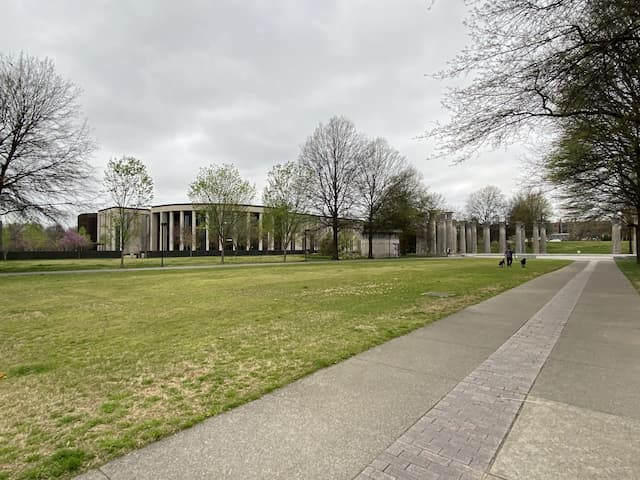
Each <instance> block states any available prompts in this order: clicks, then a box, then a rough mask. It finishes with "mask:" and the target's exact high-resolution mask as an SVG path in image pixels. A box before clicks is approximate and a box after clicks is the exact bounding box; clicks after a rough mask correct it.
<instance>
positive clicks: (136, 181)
mask: <svg viewBox="0 0 640 480" xmlns="http://www.w3.org/2000/svg"><path fill="white" fill-rule="evenodd" d="M104 184H105V188H106V189H107V191H108V192H109V194H110V196H111V200H112V201H113V203H114V204H115V213H114V214H113V217H112V219H111V220H112V222H113V223H112V226H113V227H114V228H115V229H116V232H117V235H118V242H119V246H120V267H121V268H122V267H124V251H125V246H126V245H127V243H128V242H129V240H130V239H131V236H132V235H133V234H134V233H135V232H137V230H138V228H139V223H140V222H139V219H140V209H141V208H142V207H146V206H148V205H149V204H150V203H151V200H153V180H152V179H151V177H150V176H149V174H148V173H147V167H146V166H145V165H144V163H142V162H141V161H140V160H138V159H137V158H135V157H127V156H123V157H122V158H119V159H115V158H113V159H111V160H109V163H107V168H106V170H105V172H104Z"/></svg>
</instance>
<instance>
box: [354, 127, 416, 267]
mask: <svg viewBox="0 0 640 480" xmlns="http://www.w3.org/2000/svg"><path fill="white" fill-rule="evenodd" d="M358 163H359V165H358V170H357V175H356V177H355V179H354V180H355V185H356V190H357V194H358V197H357V198H358V203H359V205H360V208H361V210H362V216H363V217H364V221H365V228H366V231H367V238H368V243H369V249H368V258H373V234H374V233H375V230H376V229H377V228H378V226H379V220H380V219H379V213H380V209H381V208H382V206H383V204H384V201H385V199H386V197H387V195H388V194H389V192H390V189H391V187H392V186H393V185H394V184H395V183H397V181H398V176H399V175H400V174H401V173H402V171H403V169H405V168H406V164H407V162H406V159H405V158H404V157H403V156H402V155H400V152H398V151H397V150H396V149H395V148H392V147H391V146H390V145H389V143H388V142H387V141H386V140H385V139H384V138H376V139H373V140H369V141H368V142H367V143H366V145H365V147H364V149H363V151H362V154H361V155H360V156H359V157H358Z"/></svg>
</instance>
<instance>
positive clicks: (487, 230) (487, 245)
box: [482, 223, 491, 253]
mask: <svg viewBox="0 0 640 480" xmlns="http://www.w3.org/2000/svg"><path fill="white" fill-rule="evenodd" d="M482 244H483V247H484V253H491V225H490V224H488V223H485V224H483V225H482Z"/></svg>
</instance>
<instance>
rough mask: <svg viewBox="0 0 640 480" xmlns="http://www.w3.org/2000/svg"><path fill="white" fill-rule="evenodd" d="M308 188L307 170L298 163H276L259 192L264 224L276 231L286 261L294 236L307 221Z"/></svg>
mask: <svg viewBox="0 0 640 480" xmlns="http://www.w3.org/2000/svg"><path fill="white" fill-rule="evenodd" d="M308 191H309V176H308V171H307V170H306V169H305V168H304V167H303V166H302V165H300V164H299V163H294V162H287V163H284V164H279V165H275V166H273V168H272V169H271V170H270V171H269V174H268V176H267V186H266V187H265V189H264V193H263V195H262V198H263V202H264V206H265V224H266V225H269V226H271V229H272V231H273V232H274V233H275V232H276V230H277V231H278V233H279V236H280V238H281V241H282V242H281V243H282V250H283V261H285V262H286V261H287V250H288V249H289V247H290V245H291V243H292V240H293V238H294V237H295V235H297V234H299V233H300V231H301V230H302V229H303V228H304V225H305V224H306V223H307V222H308V214H307V213H306V211H307V210H308V209H309V195H308Z"/></svg>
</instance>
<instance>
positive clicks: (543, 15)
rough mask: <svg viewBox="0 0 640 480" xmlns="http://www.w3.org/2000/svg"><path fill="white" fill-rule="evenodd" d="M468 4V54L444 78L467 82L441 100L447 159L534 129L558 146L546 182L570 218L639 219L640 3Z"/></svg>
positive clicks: (507, 0) (546, 165)
mask: <svg viewBox="0 0 640 480" xmlns="http://www.w3.org/2000/svg"><path fill="white" fill-rule="evenodd" d="M470 4H471V5H472V8H473V9H472V14H471V19H470V22H469V25H470V28H471V34H472V40H473V43H472V46H470V47H469V48H468V49H467V50H465V51H464V52H463V53H462V54H461V55H460V56H458V57H457V58H456V59H455V61H454V62H453V64H452V68H451V69H449V71H447V72H445V73H444V74H443V75H442V76H444V77H448V76H457V75H459V74H461V73H466V74H468V73H469V72H471V74H472V75H473V80H472V82H471V83H470V84H469V85H467V86H465V87H462V88H458V89H455V90H453V91H452V93H451V94H450V96H449V97H448V99H447V100H448V101H447V104H448V105H449V107H450V108H451V110H452V112H453V116H452V119H451V121H450V122H449V123H448V124H446V125H444V126H442V127H441V128H439V129H437V130H436V131H435V132H434V133H436V134H438V135H440V136H441V138H442V139H443V142H444V143H443V144H444V152H447V153H451V154H453V155H455V156H456V157H457V158H458V159H464V158H467V157H468V156H469V155H470V154H471V153H472V152H474V151H475V150H476V149H478V148H480V147H482V146H483V145H485V144H487V143H489V144H491V143H493V144H495V143H502V142H505V141H509V140H511V139H512V138H514V137H515V136H517V135H518V134H520V133H524V132H529V131H530V129H532V128H537V129H539V130H538V131H539V132H541V131H544V132H545V133H551V134H552V135H555V138H556V140H555V143H554V144H553V146H552V149H551V151H550V154H549V155H547V156H546V158H544V161H543V163H542V167H543V169H544V175H543V177H544V178H545V179H546V180H548V181H550V182H551V183H553V184H555V185H557V186H559V187H561V189H562V192H563V194H564V195H563V196H564V198H565V200H566V201H568V203H569V206H570V207H572V208H573V210H574V211H581V213H583V214H593V213H595V212H600V213H608V214H611V213H612V211H615V210H621V211H631V212H632V213H635V214H636V215H640V186H639V180H638V179H639V178H640V146H639V145H640V142H639V140H638V138H639V132H640V76H639V75H638V72H639V71H640V2H638V1H637V0H553V1H551V0H537V1H531V2H524V1H513V0H496V1H495V2H492V3H488V2H484V1H481V0H471V1H470ZM541 129H544V130H541ZM636 228H638V227H637V226H636ZM637 261H638V262H639V263H640V251H639V252H638V257H637Z"/></svg>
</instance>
